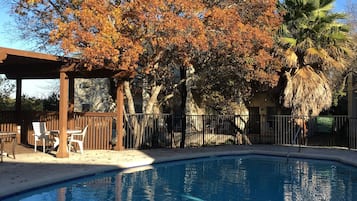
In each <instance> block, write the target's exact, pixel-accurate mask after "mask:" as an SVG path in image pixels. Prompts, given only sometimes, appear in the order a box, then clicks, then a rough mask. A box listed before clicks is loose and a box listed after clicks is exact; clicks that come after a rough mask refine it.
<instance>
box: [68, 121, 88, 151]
mask: <svg viewBox="0 0 357 201" xmlns="http://www.w3.org/2000/svg"><path fill="white" fill-rule="evenodd" d="M87 129H88V125H87V126H86V127H84V129H83V130H82V132H81V133H73V134H71V135H70V136H69V137H68V152H70V151H71V148H72V143H77V144H78V146H79V150H80V152H81V154H83V142H84V138H85V137H86V134H87Z"/></svg>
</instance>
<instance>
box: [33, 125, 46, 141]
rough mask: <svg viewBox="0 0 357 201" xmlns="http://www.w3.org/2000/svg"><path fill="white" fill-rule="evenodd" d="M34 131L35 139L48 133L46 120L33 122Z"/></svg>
mask: <svg viewBox="0 0 357 201" xmlns="http://www.w3.org/2000/svg"><path fill="white" fill-rule="evenodd" d="M32 127H33V131H34V133H35V139H36V140H37V139H38V138H40V137H43V136H45V135H46V132H47V129H46V122H32Z"/></svg>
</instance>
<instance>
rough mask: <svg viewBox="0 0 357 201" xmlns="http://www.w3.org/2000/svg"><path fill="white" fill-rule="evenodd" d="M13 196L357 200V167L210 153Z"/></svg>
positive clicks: (136, 200) (132, 200)
mask: <svg viewBox="0 0 357 201" xmlns="http://www.w3.org/2000/svg"><path fill="white" fill-rule="evenodd" d="M8 200H24V201H30V200H31V201H32V200H36V201H40V200H66V201H77V200H78V201H94V200H98V201H99V200H100V201H102V200H115V201H119V200H125V201H143V200H157V201H172V200H178V201H202V200H205V201H228V200H247V201H249V200H261V201H269V200H272V201H280V200H288V201H290V200H292V201H293V200H301V201H305V200H319V201H322V200H326V201H327V200H332V201H344V200H348V201H353V200H357V168H355V167H351V166H347V165H342V164H340V163H336V162H331V161H322V160H307V159H296V158H283V157H268V156H260V155H245V156H221V157H210V158H200V159H195V160H188V161H178V162H170V163H162V164H157V165H154V166H153V167H148V168H147V169H146V170H142V171H136V172H131V173H130V172H119V171H117V172H107V173H101V174H98V175H95V176H90V177H86V178H81V179H77V180H72V181H70V182H65V183H59V184H56V185H53V186H49V187H46V188H41V189H38V190H35V191H31V192H26V193H24V194H21V195H18V196H16V197H11V198H8V199H6V201H8Z"/></svg>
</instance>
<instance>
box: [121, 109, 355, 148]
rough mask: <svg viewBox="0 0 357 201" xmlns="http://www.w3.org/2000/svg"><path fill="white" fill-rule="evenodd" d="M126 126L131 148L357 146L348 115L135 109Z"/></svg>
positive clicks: (353, 127)
mask: <svg viewBox="0 0 357 201" xmlns="http://www.w3.org/2000/svg"><path fill="white" fill-rule="evenodd" d="M300 121H301V122H306V123H305V124H304V125H300V124H299V122H300ZM124 125H125V136H124V146H125V148H127V149H138V148H139V149H140V148H154V147H197V146H213V145H222V144H249V143H252V144H279V145H283V144H286V145H299V144H304V145H312V146H314V145H316V146H342V147H348V148H354V149H356V148H357V126H356V125H357V119H351V118H348V116H317V117H293V116H291V115H276V116H265V115H255V116H252V115H185V116H174V115H171V114H163V115H143V114H136V115H128V116H126V119H125V124H124ZM183 125H185V126H183ZM184 127H185V128H184Z"/></svg>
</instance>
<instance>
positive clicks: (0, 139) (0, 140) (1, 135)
mask: <svg viewBox="0 0 357 201" xmlns="http://www.w3.org/2000/svg"><path fill="white" fill-rule="evenodd" d="M8 139H11V141H12V155H13V156H14V159H15V147H16V132H7V131H1V132H0V144H1V153H0V154H1V162H3V156H4V144H5V141H6V140H8Z"/></svg>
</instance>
